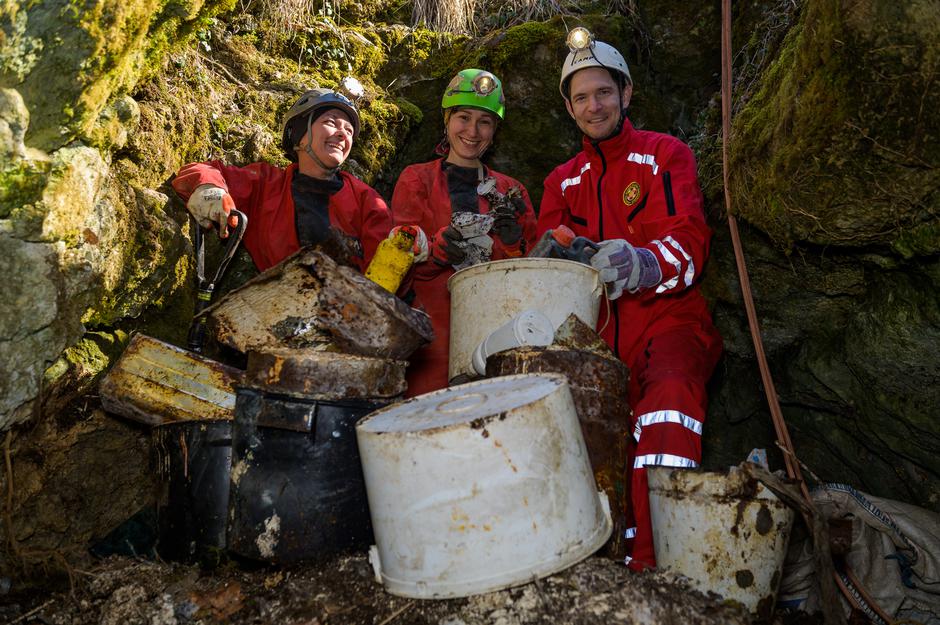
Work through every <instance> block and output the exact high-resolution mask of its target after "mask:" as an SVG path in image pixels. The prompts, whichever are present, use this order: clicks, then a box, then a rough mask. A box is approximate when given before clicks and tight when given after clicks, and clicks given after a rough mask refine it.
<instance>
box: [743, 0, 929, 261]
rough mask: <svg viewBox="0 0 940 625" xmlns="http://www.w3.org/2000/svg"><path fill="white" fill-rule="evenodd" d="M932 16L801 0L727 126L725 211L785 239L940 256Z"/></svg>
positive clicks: (921, 8)
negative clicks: (794, 21)
mask: <svg viewBox="0 0 940 625" xmlns="http://www.w3.org/2000/svg"><path fill="white" fill-rule="evenodd" d="M938 62H940V11H937V10H936V4H935V3H933V2H930V1H929V0H915V1H913V2H907V3H900V4H899V3H894V2H889V1H886V0H882V1H878V2H869V3H863V4H851V5H849V4H846V3H844V2H840V1H838V0H825V1H822V2H814V3H808V4H807V5H805V8H804V9H803V13H802V15H801V18H800V22H799V24H798V25H797V26H796V27H795V28H793V29H792V30H791V31H790V32H789V33H788V35H787V37H786V39H785V41H784V43H783V46H782V48H781V50H780V52H779V54H778V55H777V57H776V58H775V59H774V61H773V62H772V63H771V65H770V66H769V68H768V69H767V70H766V71H765V72H764V73H763V74H762V75H761V77H760V82H759V84H758V86H757V88H756V90H755V92H754V93H753V94H750V99H749V100H748V101H747V102H745V103H744V105H743V107H742V108H741V110H740V112H739V113H738V114H737V116H736V117H735V119H734V124H733V128H732V136H731V167H732V172H733V174H732V179H731V182H732V184H731V191H732V197H733V200H734V204H735V206H736V210H738V211H740V213H741V215H742V216H743V217H744V218H745V219H747V220H748V221H750V222H752V223H754V224H756V225H758V226H759V227H760V228H761V229H763V230H765V231H766V232H768V233H770V234H771V235H772V236H773V237H774V238H775V239H776V240H777V241H780V242H782V243H784V244H788V243H790V242H794V241H807V242H812V243H816V244H825V245H841V246H855V247H862V246H870V245H883V246H894V247H895V249H896V250H897V251H899V252H901V253H903V254H932V253H936V252H937V251H940V238H938V237H937V234H938V230H937V228H936V226H935V224H936V223H937V222H938V219H940V217H938V213H937V206H938V202H940V195H938V188H940V140H938V139H940V118H938V116H937V115H932V114H929V113H927V111H928V110H933V109H934V108H936V104H937V103H938V102H940V83H937V81H936V80H934V77H933V74H934V69H933V68H935V67H936V66H937V64H938Z"/></svg>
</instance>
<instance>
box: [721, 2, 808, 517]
mask: <svg viewBox="0 0 940 625" xmlns="http://www.w3.org/2000/svg"><path fill="white" fill-rule="evenodd" d="M721 132H722V141H721V165H722V180H723V182H724V188H725V210H726V212H727V214H728V227H729V229H730V230H731V244H732V245H733V246H734V260H735V262H736V264H737V266H738V276H739V277H740V279H741V295H742V296H743V298H744V308H745V310H746V311H747V323H748V326H749V327H750V329H751V340H752V341H753V343H754V352H755V355H756V357H757V365H758V367H759V368H760V377H761V381H762V382H763V384H764V389H765V391H766V393H767V404H768V406H769V407H770V416H771V418H772V419H773V422H774V431H775V432H776V433H777V439H778V440H779V441H780V443H781V445H782V446H783V450H784V452H785V453H784V454H783V461H784V463H786V466H787V475H788V476H789V477H790V478H791V479H794V480H797V481H798V482H799V484H800V490H801V491H802V492H803V496H804V497H806V499H807V500H808V499H809V489H807V487H806V483H805V482H804V481H803V474H802V473H801V472H800V465H799V462H798V461H797V459H796V452H795V451H794V449H793V442H792V441H791V440H790V432H789V431H788V430H787V424H786V422H785V421H784V420H783V412H782V411H781V410H780V401H779V400H778V399H777V390H776V388H775V387H774V380H773V377H772V376H771V374H770V367H769V366H768V364H767V355H766V354H765V353H764V343H763V341H762V340H761V334H760V323H759V322H758V321H757V311H756V309H755V308H754V297H753V295H752V294H751V282H750V278H749V277H748V272H747V264H746V263H745V262H744V249H743V247H742V246H741V236H740V234H739V233H738V222H737V220H736V219H735V218H734V214H733V213H732V212H731V188H730V184H729V179H730V175H729V167H728V161H729V159H728V143H729V139H730V137H731V0H724V1H723V2H722V15H721Z"/></svg>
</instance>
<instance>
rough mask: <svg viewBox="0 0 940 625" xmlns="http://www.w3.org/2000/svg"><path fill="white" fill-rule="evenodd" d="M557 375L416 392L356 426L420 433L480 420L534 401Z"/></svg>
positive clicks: (548, 389)
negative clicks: (424, 392) (408, 398)
mask: <svg viewBox="0 0 940 625" xmlns="http://www.w3.org/2000/svg"><path fill="white" fill-rule="evenodd" d="M562 384H565V377H564V376H562V375H557V374H544V373H543V374H538V375H534V374H523V375H509V376H503V377H499V378H490V379H487V380H480V381H478V382H470V383H468V384H461V385H459V386H452V387H450V388H446V389H443V390H440V391H434V392H432V393H427V394H425V395H419V396H418V397H415V398H413V399H411V400H408V401H405V402H402V403H399V404H395V405H394V406H390V407H388V408H384V409H382V410H379V411H377V412H373V413H372V414H370V415H369V416H368V417H366V418H365V419H363V420H362V421H360V422H359V423H358V425H356V429H358V430H361V431H363V432H376V433H377V432H421V431H424V430H431V429H435V428H447V427H450V426H453V425H457V424H462V423H467V422H469V421H474V420H476V419H483V418H486V417H489V416H492V415H496V414H500V413H502V412H507V411H510V410H514V409H517V408H520V407H523V406H526V405H528V404H531V403H532V402H535V401H538V400H540V399H542V398H544V397H546V396H548V395H549V394H551V393H552V392H554V391H555V390H556V389H557V388H558V387H559V386H561V385H562Z"/></svg>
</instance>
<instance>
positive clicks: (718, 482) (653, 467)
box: [646, 464, 787, 506]
mask: <svg viewBox="0 0 940 625" xmlns="http://www.w3.org/2000/svg"><path fill="white" fill-rule="evenodd" d="M646 475H647V480H648V481H649V490H650V492H651V493H652V492H654V491H655V492H658V493H663V494H670V493H672V494H674V495H682V496H686V497H698V496H702V497H721V498H726V499H752V500H753V499H760V500H766V501H774V502H779V503H780V504H781V505H783V506H786V505H787V504H786V503H784V502H783V501H782V500H780V498H779V497H777V495H775V494H774V492H773V491H771V490H770V489H769V488H767V487H766V486H764V484H762V483H761V482H760V481H759V480H756V479H754V478H752V477H751V476H750V475H748V474H747V473H745V472H743V471H741V470H739V469H738V468H737V467H735V466H732V467H729V468H728V469H725V470H714V469H702V468H701V467H671V466H667V465H659V464H650V465H647V466H646ZM670 476H674V477H673V478H671V477H670Z"/></svg>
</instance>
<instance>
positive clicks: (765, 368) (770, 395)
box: [721, 0, 893, 625]
mask: <svg viewBox="0 0 940 625" xmlns="http://www.w3.org/2000/svg"><path fill="white" fill-rule="evenodd" d="M721 133H722V140H721V169H722V182H723V183H724V190H725V212H726V213H727V216H728V229H729V230H730V231H731V244H732V246H733V247H734V260H735V263H736V265H737V267H738V276H739V278H740V281H741V295H742V297H743V299H744V309H745V311H746V312H747V324H748V327H749V328H750V330H751V340H752V341H753V343H754V354H755V356H756V358H757V366H758V368H759V369H760V376H761V381H762V382H763V384H764V391H765V393H766V394H767V405H768V407H769V408H770V416H771V418H772V420H773V424H774V431H775V432H776V434H777V441H778V445H779V446H780V449H781V451H782V452H783V461H784V463H785V464H786V468H787V476H788V477H790V479H792V480H795V481H796V482H797V483H798V484H799V487H800V492H801V493H802V494H803V497H804V498H805V499H806V501H807V503H808V504H809V508H810V509H813V505H812V503H813V502H812V498H811V497H810V495H809V489H808V488H807V486H806V482H805V481H804V480H803V474H802V472H801V471H800V463H799V460H798V458H797V457H796V451H795V450H794V448H793V441H791V440H790V431H789V430H788V429H787V424H786V421H784V419H783V411H782V410H781V409H780V400H779V399H778V398H777V390H776V388H775V387H774V380H773V377H772V376H771V374H770V367H769V365H768V364H767V354H766V353H765V352H764V343H763V340H762V339H761V333H760V323H759V322H758V320H757V311H756V309H755V307H754V297H753V295H752V293H751V282H750V278H749V276H748V272H747V264H746V263H745V261H744V248H743V247H742V245H741V236H740V234H739V232H738V222H737V220H736V219H735V217H734V214H733V213H732V212H731V188H730V185H729V181H730V174H729V165H728V162H729V156H728V144H729V143H730V139H731V0H722V3H721ZM808 521H809V519H808ZM810 526H812V524H811V523H810ZM827 549H828V546H827ZM845 570H846V574H847V576H848V577H849V578H850V579H852V580H853V582H855V583H857V581H858V580H857V579H856V578H855V576H854V574H853V573H852V571H851V570H850V569H849V568H848V566H846V567H845ZM833 577H834V578H835V579H834V581H835V584H836V585H837V586H838V587H839V590H840V591H841V592H842V594H843V595H844V596H845V598H846V599H847V600H848V602H849V605H852V606H856V607H859V604H858V603H857V602H856V600H855V597H854V596H853V595H852V593H851V591H850V590H849V588H847V587H846V585H845V583H844V582H843V580H842V578H841V576H839V575H838V573H836V572H835V571H833ZM824 583H830V582H828V580H827V581H826V582H824ZM856 587H857V588H858V590H859V592H860V593H861V594H862V595H863V597H865V598H866V599H867V600H868V605H869V607H870V608H871V609H872V610H873V611H874V612H875V614H877V615H878V617H879V618H881V619H882V620H883V621H884V622H885V623H888V624H889V625H891V624H892V623H893V621H892V619H891V617H889V616H888V615H887V613H885V611H884V610H883V609H882V608H881V607H880V606H878V604H876V603H875V602H874V601H873V600H872V599H871V595H870V594H869V593H868V592H867V591H866V590H865V589H864V588H863V587H861V584H857V586H856ZM824 594H825V593H824ZM831 607H832V606H824V611H825V609H826V608H831ZM833 616H835V618H836V619H838V620H839V621H841V622H844V618H839V617H842V614H841V613H840V614H838V615H837V616H836V615H833ZM829 620H830V619H827V623H828V622H829Z"/></svg>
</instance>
